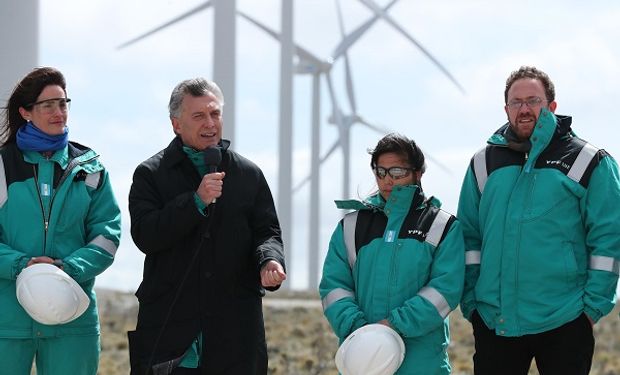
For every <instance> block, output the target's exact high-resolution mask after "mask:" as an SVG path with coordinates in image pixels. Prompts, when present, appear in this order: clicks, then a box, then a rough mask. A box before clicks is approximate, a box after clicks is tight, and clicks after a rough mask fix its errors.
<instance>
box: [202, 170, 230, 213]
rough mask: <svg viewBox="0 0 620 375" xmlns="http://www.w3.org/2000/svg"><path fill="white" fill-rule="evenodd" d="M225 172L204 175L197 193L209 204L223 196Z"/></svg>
mask: <svg viewBox="0 0 620 375" xmlns="http://www.w3.org/2000/svg"><path fill="white" fill-rule="evenodd" d="M225 175H226V174H225V173H224V172H215V173H209V174H206V175H204V176H203V177H202V181H200V185H199V186H198V190H196V194H198V196H199V197H200V199H201V200H202V201H203V202H204V204H206V205H209V204H211V203H213V202H214V201H215V199H216V198H219V197H221V196H222V185H224V181H223V180H224V176H225Z"/></svg>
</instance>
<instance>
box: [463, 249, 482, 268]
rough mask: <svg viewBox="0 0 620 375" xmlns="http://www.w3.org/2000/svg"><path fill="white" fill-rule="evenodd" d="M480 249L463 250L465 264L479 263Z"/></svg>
mask: <svg viewBox="0 0 620 375" xmlns="http://www.w3.org/2000/svg"><path fill="white" fill-rule="evenodd" d="M480 255H481V253H480V250H467V251H466V252H465V265H466V266H468V265H470V264H480Z"/></svg>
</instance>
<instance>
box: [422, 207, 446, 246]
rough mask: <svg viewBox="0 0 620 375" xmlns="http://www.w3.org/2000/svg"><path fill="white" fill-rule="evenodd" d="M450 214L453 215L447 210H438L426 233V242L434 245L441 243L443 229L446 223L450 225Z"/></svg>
mask: <svg viewBox="0 0 620 375" xmlns="http://www.w3.org/2000/svg"><path fill="white" fill-rule="evenodd" d="M450 216H451V215H450V214H449V213H447V212H445V211H441V210H440V211H439V212H437V216H435V219H434V220H433V223H432V224H431V227H430V229H429V230H428V233H427V234H426V242H428V243H430V244H431V245H433V246H437V245H439V241H441V236H442V235H443V231H444V230H445V229H446V225H448V220H450Z"/></svg>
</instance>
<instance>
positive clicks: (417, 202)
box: [334, 185, 440, 211]
mask: <svg viewBox="0 0 620 375" xmlns="http://www.w3.org/2000/svg"><path fill="white" fill-rule="evenodd" d="M392 198H394V199H392ZM431 200H432V201H433V202H434V203H436V204H440V203H439V201H437V200H436V199H435V198H433V197H431V198H429V201H431ZM425 201H426V200H425V196H424V192H423V191H422V190H421V189H420V187H419V186H417V185H404V186H395V187H394V190H392V193H391V194H390V198H389V199H388V201H387V202H386V200H385V199H383V196H381V194H379V193H378V192H377V193H375V194H373V195H371V196H369V197H367V198H366V199H364V200H363V201H361V200H357V199H346V200H337V201H334V202H335V203H336V207H338V208H340V209H345V210H381V211H383V210H385V208H386V206H392V207H394V206H393V203H392V202H395V203H394V205H395V206H398V207H402V208H404V209H406V210H409V207H410V206H411V205H412V204H413V205H414V206H415V207H416V208H421V207H423V206H424V205H425Z"/></svg>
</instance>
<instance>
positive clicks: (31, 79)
mask: <svg viewBox="0 0 620 375" xmlns="http://www.w3.org/2000/svg"><path fill="white" fill-rule="evenodd" d="M47 86H60V87H61V88H62V89H63V91H64V92H65V96H66V95H67V83H66V82H65V77H64V76H63V75H62V73H61V72H60V71H59V70H58V69H56V68H51V67H40V68H35V69H33V70H32V71H31V72H30V73H28V74H27V75H26V76H25V77H24V78H22V80H21V81H19V83H18V84H17V85H16V86H15V88H14V89H13V93H12V94H11V96H10V97H9V100H8V101H7V104H6V107H4V108H2V109H3V118H2V123H1V124H0V141H1V142H2V144H7V143H12V142H15V139H16V137H17V131H18V130H19V128H21V127H22V126H23V125H24V124H25V123H26V120H25V119H24V118H23V117H22V115H21V114H20V113H19V108H20V107H23V108H25V109H28V110H30V109H31V108H32V104H33V103H35V102H36V101H37V98H38V97H39V95H41V92H42V91H43V90H44V89H45V88H46V87H47Z"/></svg>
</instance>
